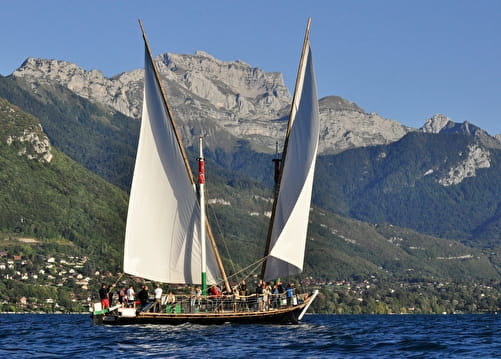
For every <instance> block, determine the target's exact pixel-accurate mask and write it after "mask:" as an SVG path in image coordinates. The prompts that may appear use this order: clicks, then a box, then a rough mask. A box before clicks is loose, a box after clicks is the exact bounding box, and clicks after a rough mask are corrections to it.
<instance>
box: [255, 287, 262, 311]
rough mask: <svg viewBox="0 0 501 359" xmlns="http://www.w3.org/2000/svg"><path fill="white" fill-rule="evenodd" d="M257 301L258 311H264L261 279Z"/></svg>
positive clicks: (257, 291) (257, 290)
mask: <svg viewBox="0 0 501 359" xmlns="http://www.w3.org/2000/svg"><path fill="white" fill-rule="evenodd" d="M256 301H257V310H258V311H260V312H261V311H262V310H263V281H262V280H261V279H260V280H259V283H258V284H257V286H256Z"/></svg>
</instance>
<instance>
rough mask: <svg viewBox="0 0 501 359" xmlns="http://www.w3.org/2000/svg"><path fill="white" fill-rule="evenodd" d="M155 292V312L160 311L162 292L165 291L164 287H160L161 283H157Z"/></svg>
mask: <svg viewBox="0 0 501 359" xmlns="http://www.w3.org/2000/svg"><path fill="white" fill-rule="evenodd" d="M154 293H155V307H154V308H153V310H154V311H155V312H159V311H160V302H161V300H162V293H163V290H162V287H160V284H157V287H156V288H155V290H154Z"/></svg>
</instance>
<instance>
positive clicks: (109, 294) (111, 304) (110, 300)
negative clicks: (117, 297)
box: [108, 284, 115, 307]
mask: <svg viewBox="0 0 501 359" xmlns="http://www.w3.org/2000/svg"><path fill="white" fill-rule="evenodd" d="M113 288H115V285H113V284H110V285H109V286H108V305H109V306H110V307H111V306H113V294H114V293H113Z"/></svg>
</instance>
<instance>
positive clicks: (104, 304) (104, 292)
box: [99, 283, 110, 309]
mask: <svg viewBox="0 0 501 359" xmlns="http://www.w3.org/2000/svg"><path fill="white" fill-rule="evenodd" d="M99 299H100V300H101V308H102V309H105V308H109V307H110V301H109V298H108V288H106V285H105V284H104V283H103V284H101V289H99Z"/></svg>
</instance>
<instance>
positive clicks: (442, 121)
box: [420, 114, 452, 133]
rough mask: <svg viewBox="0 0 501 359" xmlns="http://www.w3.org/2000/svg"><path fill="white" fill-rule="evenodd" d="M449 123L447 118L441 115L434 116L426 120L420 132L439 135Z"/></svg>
mask: <svg viewBox="0 0 501 359" xmlns="http://www.w3.org/2000/svg"><path fill="white" fill-rule="evenodd" d="M449 122H452V121H451V119H450V118H449V117H447V116H445V115H442V114H435V115H433V117H431V118H429V119H428V120H426V122H425V124H424V125H423V127H421V128H420V131H421V132H425V133H440V131H442V129H443V128H444V127H446V126H447V124H448V123H449Z"/></svg>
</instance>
